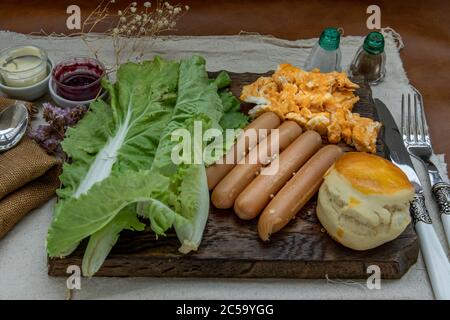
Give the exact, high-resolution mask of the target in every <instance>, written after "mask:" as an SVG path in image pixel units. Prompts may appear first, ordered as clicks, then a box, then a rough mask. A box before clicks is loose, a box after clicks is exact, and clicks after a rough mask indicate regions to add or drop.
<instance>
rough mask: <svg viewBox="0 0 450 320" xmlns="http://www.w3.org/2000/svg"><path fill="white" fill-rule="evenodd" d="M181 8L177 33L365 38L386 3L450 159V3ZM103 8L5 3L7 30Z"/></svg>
mask: <svg viewBox="0 0 450 320" xmlns="http://www.w3.org/2000/svg"><path fill="white" fill-rule="evenodd" d="M116 2H119V3H128V1H124V0H122V1H121V0H117V1H116ZM142 2H143V1H142ZM181 2H182V3H184V4H189V5H190V7H191V10H190V11H189V12H188V14H186V15H185V16H184V17H183V18H182V20H181V21H180V22H179V24H178V31H175V32H173V33H174V34H182V35H219V34H238V33H239V32H240V31H241V30H244V31H248V32H258V33H261V34H271V35H273V36H276V37H280V38H286V39H299V38H311V37H316V36H318V34H319V33H320V31H321V30H322V29H323V28H324V27H326V26H339V27H343V28H344V30H345V34H351V35H364V34H366V33H367V32H368V30H367V29H366V19H367V17H368V15H367V14H366V8H367V6H369V5H370V4H377V5H379V6H380V7H381V21H382V22H381V23H382V26H383V27H386V26H390V27H392V28H394V29H395V30H396V31H397V32H399V33H400V34H401V36H402V37H403V40H404V43H405V46H406V47H405V48H404V49H403V50H402V51H401V55H402V58H403V61H404V65H405V68H406V71H407V73H408V76H409V78H410V80H411V82H412V84H413V85H414V86H416V87H417V88H418V89H419V90H420V91H421V92H422V94H423V96H424V101H425V109H426V113H427V118H428V122H429V124H430V130H431V135H432V140H433V145H434V149H435V152H437V153H447V154H450V126H449V120H450V106H449V105H448V102H449V100H450V91H449V90H448V84H449V83H450V72H449V71H450V70H449V67H448V66H449V64H450V58H449V57H450V56H449V49H450V17H449V16H448V14H449V13H450V1H448V0H427V1H414V0H409V1H408V0H406V1H375V0H370V1H351V0H340V1H332V0H327V1H288V0H281V1H269V0H254V1H244V0H215V1H212V0H211V1H206V0H203V1H202V0H193V1H181ZM19 3H20V4H19ZM97 3H98V1H97V0H62V1H55V0H52V1H50V0H24V1H20V2H19V1H17V0H1V1H0V29H2V30H12V31H18V32H24V33H30V32H35V31H39V30H40V29H41V28H42V29H44V30H45V31H47V32H67V30H66V27H65V20H66V18H67V15H66V8H67V6H68V5H70V4H77V5H79V6H80V7H81V9H82V11H83V13H87V12H89V11H90V10H91V9H92V8H93V7H94V6H95V5H96V4H97ZM173 3H176V2H173Z"/></svg>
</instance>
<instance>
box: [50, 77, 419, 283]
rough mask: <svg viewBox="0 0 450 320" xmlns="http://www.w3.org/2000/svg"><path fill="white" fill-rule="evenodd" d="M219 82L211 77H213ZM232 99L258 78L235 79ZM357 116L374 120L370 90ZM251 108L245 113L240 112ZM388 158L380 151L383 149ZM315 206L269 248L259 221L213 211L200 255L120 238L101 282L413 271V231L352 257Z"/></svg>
mask: <svg viewBox="0 0 450 320" xmlns="http://www.w3.org/2000/svg"><path fill="white" fill-rule="evenodd" d="M213 75H215V74H211V76H213ZM230 76H231V78H232V80H233V82H232V85H231V91H232V92H233V93H234V94H235V95H236V96H239V95H240V93H241V89H242V86H243V85H245V84H248V83H251V82H253V81H254V80H256V79H257V78H258V77H259V76H261V74H251V73H230ZM357 94H358V96H359V97H360V101H359V102H358V104H357V105H356V106H355V109H354V111H355V112H359V113H360V114H361V115H363V116H366V117H370V118H374V119H377V115H376V111H375V109H374V106H373V100H372V96H371V91H370V87H369V86H368V85H365V84H361V88H360V89H359V90H358V91H357ZM250 107H251V106H249V105H245V104H244V105H243V106H242V109H243V111H247V110H248V109H249V108H250ZM378 153H379V154H380V155H383V145H382V144H381V142H379V143H378ZM315 207H316V198H313V199H312V200H311V201H310V202H309V203H308V204H307V205H306V206H305V207H304V208H303V209H302V210H301V212H299V213H298V215H297V217H296V218H295V219H294V220H293V221H292V222H291V223H290V224H289V225H288V226H287V227H286V228H285V229H283V230H282V231H280V232H279V233H276V234H274V235H272V236H271V241H270V242H269V243H263V242H262V241H260V240H259V237H258V233H257V220H254V221H250V222H248V221H242V220H240V219H238V218H237V217H236V215H235V214H234V213H233V211H232V209H231V210H218V209H216V208H214V207H213V206H212V205H211V209H210V215H209V220H208V223H207V226H206V230H205V233H204V236H203V241H202V243H201V246H200V248H199V250H198V251H197V252H195V253H191V254H188V255H183V254H180V253H179V252H178V247H179V242H178V240H177V237H176V235H175V234H174V233H170V234H168V236H167V237H166V238H160V239H158V240H157V239H156V238H155V236H154V234H153V233H152V232H151V231H144V232H128V231H124V232H122V234H121V236H120V239H119V241H118V243H117V244H116V245H115V246H114V248H113V250H112V251H111V253H110V255H109V256H108V258H107V259H106V261H105V263H104V265H103V267H102V268H101V269H100V270H99V272H98V273H97V274H96V275H97V276H108V277H113V276H117V277H129V276H132V277H141V276H142V277H143V276H148V277H220V278H221V277H233V278H325V277H326V276H328V277H330V278H354V279H356V278H367V277H368V276H369V275H368V273H367V267H368V266H370V265H378V266H379V267H380V269H381V277H382V278H384V279H395V278H400V277H401V276H402V275H403V274H405V273H406V271H407V270H408V269H409V268H410V267H411V265H413V264H414V263H415V262H416V260H417V256H418V252H419V246H418V241H417V237H416V234H415V232H414V230H413V228H412V226H411V225H409V226H408V228H407V229H406V230H405V231H404V232H403V233H402V234H401V235H400V236H399V237H398V238H397V239H395V240H394V241H391V242H389V243H386V244H384V245H382V246H380V247H378V248H375V249H372V250H368V251H362V252H359V251H354V250H351V249H348V248H345V247H344V246H342V245H340V244H339V243H337V242H335V241H333V240H332V239H331V238H330V237H329V236H328V235H327V234H326V232H324V230H323V229H322V227H321V225H320V223H319V221H318V220H317V217H316V214H315ZM85 247H86V241H85V242H83V243H82V244H81V245H80V246H79V248H78V249H77V250H76V251H75V252H74V253H73V254H71V255H70V256H68V257H66V258H64V259H49V260H48V273H49V275H51V276H67V273H66V269H67V267H68V266H69V265H78V266H81V261H82V257H83V253H84V250H85Z"/></svg>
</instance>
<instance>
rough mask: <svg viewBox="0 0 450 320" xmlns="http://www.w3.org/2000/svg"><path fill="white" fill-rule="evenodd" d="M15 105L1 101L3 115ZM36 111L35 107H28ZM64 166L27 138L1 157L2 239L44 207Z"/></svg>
mask: <svg viewBox="0 0 450 320" xmlns="http://www.w3.org/2000/svg"><path fill="white" fill-rule="evenodd" d="M12 103H14V101H12V100H8V99H5V98H0V111H1V110H2V109H3V108H4V107H6V106H9V105H11V104H12ZM27 107H28V108H29V110H30V111H31V110H32V104H29V103H28V104H27ZM60 170H61V163H60V162H59V161H58V160H57V159H56V158H54V157H52V156H49V155H48V154H47V153H46V152H45V151H44V150H43V149H41V147H39V146H38V145H37V144H36V143H35V142H34V141H33V140H31V139H30V138H28V137H26V136H25V137H24V138H23V139H22V141H21V142H20V143H19V144H18V145H17V146H16V147H14V148H13V149H11V150H8V151H6V152H4V153H0V239H1V238H2V237H3V236H4V235H5V234H6V233H7V232H8V231H9V230H11V229H12V227H14V225H15V224H16V223H17V222H18V221H19V220H20V219H22V218H23V217H24V216H25V215H26V214H27V213H28V212H30V211H31V210H33V209H35V208H37V207H39V206H41V205H42V204H44V203H45V202H47V201H48V200H49V199H51V198H52V197H53V195H54V194H55V190H56V189H57V188H58V187H59V184H60V182H59V179H58V176H59V173H60Z"/></svg>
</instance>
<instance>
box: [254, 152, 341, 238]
mask: <svg viewBox="0 0 450 320" xmlns="http://www.w3.org/2000/svg"><path fill="white" fill-rule="evenodd" d="M342 154H343V152H342V150H341V148H339V147H338V146H335V145H328V146H325V147H323V148H322V149H320V150H319V151H318V152H317V153H316V154H315V155H314V156H312V158H311V159H309V160H308V162H306V163H305V165H304V166H303V167H301V169H300V170H299V171H298V172H297V173H296V174H295V175H294V176H293V177H292V179H291V180H289V181H288V182H287V183H286V185H285V186H284V187H283V188H282V189H281V190H280V191H279V192H278V193H277V195H276V196H275V197H274V198H273V199H272V201H270V203H269V204H268V205H267V207H266V208H265V209H264V211H263V213H262V214H261V217H260V218H259V221H258V233H259V237H260V238H261V239H262V240H264V241H268V240H269V237H270V235H271V234H273V233H275V232H278V231H280V230H281V229H282V228H283V227H284V226H286V225H287V224H288V223H289V221H291V220H292V219H293V218H294V217H295V215H296V214H297V212H299V211H300V209H301V208H302V207H303V206H304V205H305V204H306V202H308V200H309V199H311V197H312V196H313V195H314V194H315V193H316V192H317V191H318V190H319V187H320V185H321V184H322V182H323V176H324V174H325V172H326V171H327V170H328V168H330V167H331V166H332V165H333V163H334V162H335V161H336V160H337V159H338V158H339V157H340V156H341V155H342Z"/></svg>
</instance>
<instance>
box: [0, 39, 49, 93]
mask: <svg viewBox="0 0 450 320" xmlns="http://www.w3.org/2000/svg"><path fill="white" fill-rule="evenodd" d="M49 72H50V70H48V56H47V52H45V50H43V49H41V48H39V47H36V46H17V47H12V48H7V49H4V50H2V51H1V52H0V75H1V80H2V82H3V84H4V85H5V86H8V87H20V88H22V87H28V86H32V85H34V84H36V83H38V82H40V81H42V80H44V79H45V77H47V75H48V74H49Z"/></svg>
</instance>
